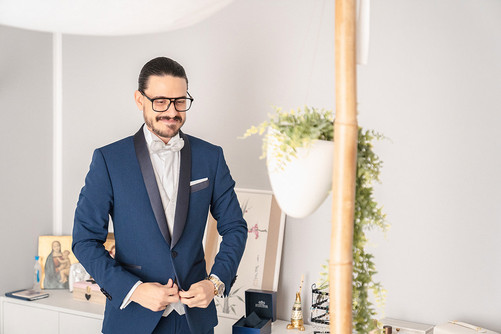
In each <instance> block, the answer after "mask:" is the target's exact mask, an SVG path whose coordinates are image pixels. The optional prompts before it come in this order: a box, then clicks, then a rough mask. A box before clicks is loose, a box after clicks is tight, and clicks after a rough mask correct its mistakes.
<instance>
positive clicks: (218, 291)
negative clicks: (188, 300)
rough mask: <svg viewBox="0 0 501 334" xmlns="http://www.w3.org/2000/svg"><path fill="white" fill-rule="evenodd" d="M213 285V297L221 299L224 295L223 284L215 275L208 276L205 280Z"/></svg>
mask: <svg viewBox="0 0 501 334" xmlns="http://www.w3.org/2000/svg"><path fill="white" fill-rule="evenodd" d="M207 279H208V280H209V281H211V282H212V284H214V296H218V297H222V296H223V293H224V283H223V282H222V281H221V280H220V279H219V277H217V276H216V275H212V274H211V275H210V276H209V277H208V278H207Z"/></svg>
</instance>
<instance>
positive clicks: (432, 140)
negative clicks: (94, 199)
mask: <svg viewBox="0 0 501 334" xmlns="http://www.w3.org/2000/svg"><path fill="white" fill-rule="evenodd" d="M333 3H334V2H333V1H323V0H312V1H286V0H273V1H270V0H267V1H265V0H259V1H244V0H237V1H235V2H234V4H232V5H230V6H228V7H227V8H225V9H224V10H223V11H221V12H220V13H218V14H216V15H215V16H213V17H211V18H209V19H208V20H206V21H204V22H201V23H199V24H198V25H196V26H193V27H190V28H186V29H182V30H178V31H174V32H170V33H163V34H155V35H145V36H135V37H115V38H109V37H80V36H64V38H63V71H64V73H63V87H64V96H63V109H64V110H63V111H64V120H63V121H64V148H63V160H64V175H63V181H64V189H63V191H64V196H63V197H64V215H63V218H64V226H63V231H64V232H65V233H71V228H72V219H73V218H72V216H73V210H74V207H75V204H76V200H77V196H78V193H79V190H80V188H81V186H82V185H83V178H84V176H85V173H86V172H87V169H88V165H89V162H90V158H91V154H92V150H93V149H94V148H96V147H98V146H102V145H105V144H107V143H109V142H112V141H114V140H117V139H119V138H122V137H124V136H127V135H130V134H133V133H134V132H135V131H136V130H137V128H138V127H139V125H140V123H141V116H140V113H139V112H138V111H137V110H136V107H135V105H134V103H133V100H132V93H133V91H134V89H135V87H136V80H137V75H138V72H139V70H140V68H141V66H142V65H143V64H144V63H145V62H146V61H147V60H149V59H151V58H153V57H155V56H158V55H167V56H170V57H172V58H174V59H176V60H178V61H179V62H181V64H183V65H184V66H185V68H186V69H187V71H188V76H189V78H190V92H191V93H192V94H193V96H194V97H195V99H196V101H195V105H194V107H193V109H192V110H190V111H189V114H188V121H187V124H186V125H185V131H186V132H189V133H191V134H193V135H196V136H200V137H202V138H204V139H207V140H209V141H212V142H213V143H216V144H219V145H222V146H223V148H224V149H225V154H226V157H227V160H228V163H229V165H230V169H231V171H232V174H233V176H234V178H235V180H236V181H237V185H238V186H239V187H245V188H256V189H269V183H268V181H267V176H266V170H265V165H264V161H261V160H258V159H257V157H258V156H259V155H260V145H261V144H260V140H259V139H257V138H254V139H252V138H251V139H247V140H245V141H242V140H237V139H236V137H238V136H239V135H241V134H242V133H243V132H244V131H245V129H246V128H247V127H249V126H250V125H252V124H257V123H259V122H260V121H262V120H264V119H265V118H266V115H267V113H268V112H270V111H271V107H270V106H271V105H281V106H284V107H286V108H291V107H294V108H296V107H299V106H302V105H304V104H308V105H313V106H319V107H326V108H333V107H334V46H333V44H334V37H333V36H334V35H333V34H334V21H333V13H334V4H333ZM372 9H373V11H372V22H371V29H372V35H371V38H372V39H371V50H370V58H369V65H367V66H365V67H361V68H359V110H360V117H359V123H360V125H362V126H364V127H366V128H374V129H377V130H379V131H381V132H383V133H384V134H385V135H386V136H388V137H390V138H391V141H386V142H382V143H380V144H378V146H377V149H378V153H379V154H380V156H381V158H382V159H383V160H384V162H385V165H384V169H383V175H382V181H383V184H382V185H381V186H378V188H377V200H378V201H379V202H380V203H381V204H383V205H384V207H385V211H386V212H387V214H388V219H389V222H390V223H391V224H392V228H391V230H390V231H389V233H388V237H387V239H384V238H383V236H382V235H381V234H380V233H371V241H372V243H373V244H374V247H372V249H373V252H374V254H375V255H376V261H377V266H378V270H379V278H380V279H381V281H382V283H383V285H384V286H385V288H386V289H387V290H388V298H387V306H386V311H385V313H384V315H386V316H390V317H396V318H401V319H406V320H411V321H420V322H425V323H431V324H436V323H440V322H445V321H447V320H451V319H462V320H464V321H470V322H472V323H475V324H478V325H481V326H485V327H488V328H491V329H493V330H497V331H501V321H500V320H499V311H498V310H499V309H501V301H500V300H499V299H498V298H497V296H499V295H501V289H500V288H499V285H498V284H497V281H498V279H497V277H499V276H500V274H501V266H500V265H501V246H500V244H499V242H498V239H499V236H500V235H501V228H500V227H499V226H500V224H499V213H498V210H497V208H498V202H499V199H500V195H499V191H497V186H498V185H499V184H500V176H499V173H497V171H498V170H499V167H500V164H501V158H499V157H498V154H497V153H498V151H499V149H500V146H501V145H500V144H501V141H500V139H499V138H498V136H497V135H496V134H497V132H498V124H499V123H500V121H501V119H500V118H501V116H500V113H499V112H498V110H499V106H500V105H501V103H500V102H501V101H500V99H501V98H500V97H499V94H498V91H499V87H501V79H500V78H501V66H500V65H499V61H498V60H499V59H501V43H500V37H499V33H498V32H499V31H501V21H500V20H499V17H501V2H499V1H496V0H484V1H477V0H459V1H458V0H454V1H453V0H442V1H435V0H422V1H411V0H387V1H374V2H373V3H372ZM470 115H471V116H470ZM329 232H330V199H328V200H327V201H326V202H325V203H324V204H323V205H322V207H321V208H320V209H319V210H318V211H317V212H316V213H315V214H313V215H312V216H310V217H308V218H306V219H302V220H297V219H288V222H287V225H286V234H285V241H284V254H283V259H282V268H281V281H280V284H279V290H280V291H279V317H280V318H283V319H287V318H288V317H289V316H290V311H291V307H292V303H293V298H294V292H295V290H296V289H297V285H298V283H299V278H300V275H301V273H305V274H306V282H305V286H307V287H308V286H310V285H311V284H312V283H313V282H314V281H315V280H316V279H317V278H318V272H319V271H320V265H321V264H322V263H324V261H325V260H326V259H327V258H328V250H329V237H330V233H329ZM376 246H377V247H376ZM303 298H304V299H303V302H304V303H303V309H304V310H305V316H307V313H308V312H307V309H308V307H309V294H304V295H303Z"/></svg>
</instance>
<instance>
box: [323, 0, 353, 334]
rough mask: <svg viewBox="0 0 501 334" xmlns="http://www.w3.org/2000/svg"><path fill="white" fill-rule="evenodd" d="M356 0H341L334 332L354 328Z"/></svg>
mask: <svg viewBox="0 0 501 334" xmlns="http://www.w3.org/2000/svg"><path fill="white" fill-rule="evenodd" d="M355 14H356V0H336V17H335V43H336V44H335V49H336V54H335V57H336V60H335V61H336V120H335V123H334V170H333V182H332V232H331V233H332V234H331V254H330V263H329V277H330V283H329V284H330V306H329V307H330V312H331V315H330V332H331V333H336V334H351V332H352V275H353V274H352V273H353V254H352V247H353V216H354V207H355V177H356V166H357V165H356V159H357V141H358V124H357V113H356V101H357V94H356V15H355Z"/></svg>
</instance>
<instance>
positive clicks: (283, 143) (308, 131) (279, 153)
mask: <svg viewBox="0 0 501 334" xmlns="http://www.w3.org/2000/svg"><path fill="white" fill-rule="evenodd" d="M274 109H275V113H274V114H269V115H268V116H269V119H268V120H267V121H264V122H262V123H261V124H259V125H258V126H251V127H250V128H249V129H247V131H246V132H245V134H244V135H243V137H242V138H247V137H250V136H252V135H254V134H258V135H263V134H264V133H265V132H266V130H267V129H271V131H268V132H267V133H266V134H265V136H264V139H263V153H262V155H261V156H260V159H264V158H266V156H267V154H269V153H267V152H270V153H271V154H272V155H273V156H274V157H276V158H278V160H279V162H280V168H283V167H284V166H285V165H286V164H287V162H289V161H291V159H292V158H295V157H297V152H298V149H299V148H308V147H310V146H311V145H312V143H313V142H314V141H315V140H327V141H333V140H334V139H333V135H334V132H333V124H334V113H333V112H332V111H330V110H325V109H317V108H310V107H304V109H303V110H301V109H300V108H299V109H297V110H291V111H290V112H285V111H282V108H280V107H274ZM269 145H271V146H272V147H271V151H270V150H268V146H269Z"/></svg>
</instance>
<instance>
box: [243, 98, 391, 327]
mask: <svg viewBox="0 0 501 334" xmlns="http://www.w3.org/2000/svg"><path fill="white" fill-rule="evenodd" d="M333 120H334V118H333V113H332V112H331V111H325V110H318V109H315V108H308V107H305V108H304V110H302V111H301V110H298V111H291V112H290V113H284V112H283V111H282V110H281V109H280V108H276V109H275V115H271V117H270V120H268V121H265V122H263V123H261V124H260V125H259V126H257V127H256V126H253V127H251V128H250V129H248V130H247V132H246V133H245V135H244V137H248V136H251V135H253V134H260V135H262V134H264V133H265V131H266V130H267V128H268V127H269V128H271V129H270V130H268V132H267V134H266V136H265V138H264V141H263V155H262V157H265V156H266V157H267V158H268V163H267V165H268V170H269V171H270V169H271V170H272V171H274V172H275V173H279V172H280V170H284V169H286V168H288V167H287V166H289V165H290V163H291V162H294V161H295V160H296V159H298V158H299V159H301V158H303V157H304V156H305V155H306V156H307V154H305V153H304V152H303V150H308V149H311V147H312V146H313V145H315V144H316V143H317V142H318V141H320V140H325V141H332V140H333V136H334V126H333ZM382 138H384V137H383V136H382V135H381V134H379V133H377V132H375V131H373V130H364V129H362V128H359V130H358V144H357V176H356V192H355V212H354V231H353V300H352V305H353V332H354V333H359V334H362V333H364V334H365V333H369V332H370V331H372V330H374V329H376V322H375V321H374V317H375V315H376V311H375V308H374V305H373V304H372V303H371V302H370V301H369V294H370V292H372V294H373V295H374V297H375V301H376V303H378V304H380V305H382V304H383V303H384V297H385V290H384V289H383V287H382V285H381V284H380V283H379V282H377V281H376V280H375V275H376V273H377V271H376V268H375V263H374V261H373V259H374V257H373V255H372V254H370V253H368V252H367V250H366V249H365V248H366V245H367V236H366V234H365V232H366V231H367V230H373V229H380V230H382V231H386V230H387V228H388V226H389V225H388V224H387V222H386V215H385V214H384V213H383V212H382V208H381V206H379V205H378V203H377V202H376V201H375V199H374V196H373V194H374V188H373V186H374V183H375V182H379V181H380V180H379V176H380V171H381V168H382V164H383V163H382V161H381V160H380V159H379V157H378V156H377V154H376V153H375V152H374V147H373V142H374V140H380V139H382ZM270 143H271V145H270ZM331 149H332V146H331ZM325 154H326V155H327V154H328V153H325ZM329 154H330V156H331V157H332V150H331V152H330V153H329ZM270 158H271V159H277V162H274V160H271V161H272V162H271V163H270ZM331 161H332V158H331ZM329 172H330V173H331V174H332V164H331V165H330V171H329ZM314 173H316V172H315V171H312V170H305V171H304V175H306V177H307V178H310V177H311V176H312V174H314ZM328 180H329V182H328V186H329V187H330V186H331V182H332V180H331V178H329V179H328ZM270 181H272V180H271V175H270ZM290 182H295V181H293V180H290ZM271 183H272V187H273V181H272V182H271ZM329 189H330V188H329ZM273 191H274V192H275V189H273ZM322 191H323V190H322ZM327 193H328V191H327ZM275 195H276V196H277V201H278V202H279V204H281V203H280V201H279V198H278V195H277V194H275ZM326 195H327V194H322V196H326ZM302 198H303V199H304V197H302ZM324 198H325V197H324ZM282 209H284V208H283V207H282ZM284 211H285V212H287V210H284ZM328 287H329V278H328V266H327V265H325V266H323V270H322V273H321V281H320V282H319V288H320V289H328Z"/></svg>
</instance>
